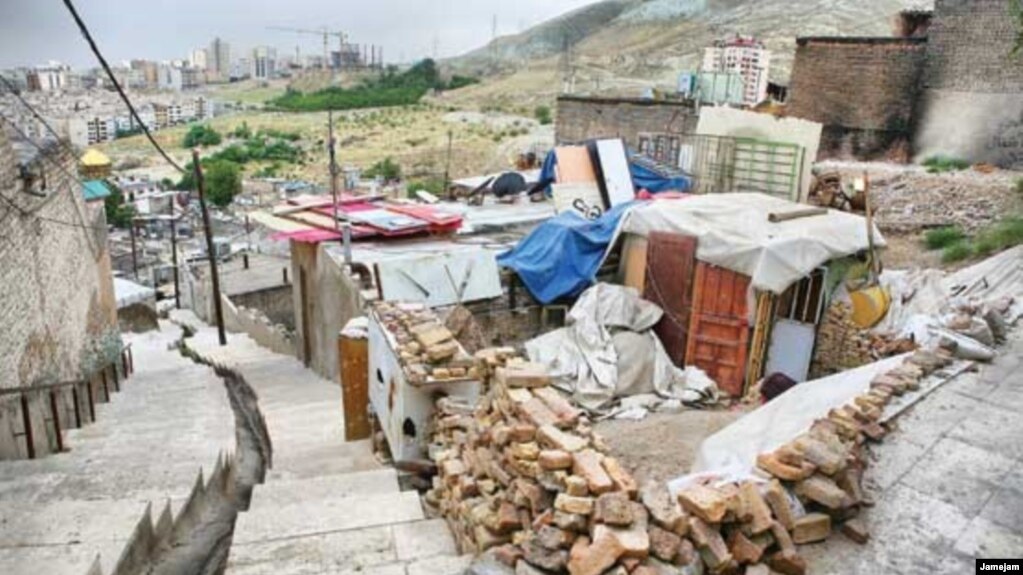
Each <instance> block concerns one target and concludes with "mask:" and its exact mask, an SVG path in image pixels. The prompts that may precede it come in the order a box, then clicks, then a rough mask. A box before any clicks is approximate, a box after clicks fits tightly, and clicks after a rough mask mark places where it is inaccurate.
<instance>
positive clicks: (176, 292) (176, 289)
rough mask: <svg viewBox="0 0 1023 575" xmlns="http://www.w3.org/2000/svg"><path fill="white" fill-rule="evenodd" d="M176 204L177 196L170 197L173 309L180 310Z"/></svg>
mask: <svg viewBox="0 0 1023 575" xmlns="http://www.w3.org/2000/svg"><path fill="white" fill-rule="evenodd" d="M177 202H178V195H177V194H174V195H173V196H171V203H170V206H171V210H170V212H171V213H170V215H171V218H170V225H171V265H173V266H174V309H181V284H180V283H178V220H177V219H176V218H175V217H174V204H176V203H177Z"/></svg>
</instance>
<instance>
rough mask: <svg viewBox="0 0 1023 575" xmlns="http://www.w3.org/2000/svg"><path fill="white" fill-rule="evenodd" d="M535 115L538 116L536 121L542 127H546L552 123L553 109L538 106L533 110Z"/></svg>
mask: <svg viewBox="0 0 1023 575" xmlns="http://www.w3.org/2000/svg"><path fill="white" fill-rule="evenodd" d="M533 115H534V116H536V120H537V121H538V122H540V124H541V125H544V126H546V125H547V124H550V123H551V109H550V108H549V107H547V106H537V107H536V109H535V110H533Z"/></svg>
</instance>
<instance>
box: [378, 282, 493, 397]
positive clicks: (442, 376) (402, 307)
mask: <svg viewBox="0 0 1023 575" xmlns="http://www.w3.org/2000/svg"><path fill="white" fill-rule="evenodd" d="M373 310H374V313H375V314H376V316H377V318H378V319H379V320H380V322H381V324H382V325H383V326H384V327H385V328H386V330H387V332H388V333H389V335H390V337H392V338H393V341H392V342H391V345H392V346H394V349H395V352H396V353H397V354H398V357H399V360H400V361H401V364H402V368H403V369H404V371H405V377H406V378H407V380H408V382H409V383H410V384H412V385H422V384H426V383H434V382H443V381H450V380H464V379H477V378H478V377H479V373H478V368H477V366H476V360H475V359H474V358H473V357H472V356H470V355H468V354H466V353H465V351H464V350H463V349H462V346H461V345H460V344H459V342H458V341H457V340H456V339H455V337H454V334H452V333H451V330H449V329H448V328H447V327H445V326H444V324H443V323H441V321H440V320H439V319H438V318H437V316H436V314H434V312H433V311H432V310H430V309H429V308H427V307H426V306H424V305H422V304H408V303H390V302H381V303H378V304H376V305H375V306H374V308H373Z"/></svg>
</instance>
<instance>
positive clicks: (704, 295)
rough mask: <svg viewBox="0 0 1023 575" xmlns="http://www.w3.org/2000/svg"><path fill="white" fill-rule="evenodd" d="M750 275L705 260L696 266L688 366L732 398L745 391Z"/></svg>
mask: <svg viewBox="0 0 1023 575" xmlns="http://www.w3.org/2000/svg"><path fill="white" fill-rule="evenodd" d="M749 284H750V278H749V277H747V276H744V275H742V274H738V273H736V272H733V271H729V270H726V269H724V268H719V267H717V266H713V265H710V264H707V263H704V262H698V263H697V265H696V275H695V279H694V282H693V305H692V313H691V315H690V321H689V333H688V345H687V350H686V365H695V366H696V367H699V368H700V369H702V370H703V371H705V372H707V375H709V376H710V377H711V379H713V380H714V381H716V382H717V384H718V387H720V388H721V391H722V392H723V393H725V394H727V395H730V396H732V397H739V396H741V395H742V393H743V385H744V379H745V374H746V358H747V355H748V353H749V337H750V326H749V321H748V319H747V317H748V314H747V303H746V295H747V292H748V290H749Z"/></svg>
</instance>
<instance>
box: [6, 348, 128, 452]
mask: <svg viewBox="0 0 1023 575" xmlns="http://www.w3.org/2000/svg"><path fill="white" fill-rule="evenodd" d="M118 356H119V360H116V359H115V360H114V361H111V362H110V363H108V364H106V365H104V366H103V367H101V368H100V369H97V370H96V371H94V372H92V373H90V374H89V376H88V377H87V378H86V379H81V380H76V381H62V382H58V383H47V384H41V385H31V386H23V387H12V388H7V389H0V397H3V396H11V395H18V396H20V402H21V417H22V420H23V422H24V423H23V428H22V429H23V431H22V434H23V435H24V437H25V450H26V452H27V455H28V458H29V459H35V458H36V446H35V440H34V437H33V435H34V434H33V431H32V415H31V412H30V407H29V399H28V398H29V394H31V393H35V394H39V393H45V392H48V393H49V396H50V397H49V407H50V417H51V421H52V422H53V428H54V431H55V432H56V433H55V436H56V442H57V452H58V453H59V452H61V451H64V437H63V436H62V435H61V433H62V432H61V424H60V420H61V416H60V409H59V407H58V401H57V399H58V394H59V393H61V391H60V390H62V389H65V388H68V387H70V388H71V397H72V401H73V403H74V416H75V427H78V428H80V427H82V424H83V423H84V422H83V417H82V413H81V407H82V406H81V405H80V403H81V401H83V400H85V401H87V403H86V406H88V408H89V420H90V421H92V422H95V421H96V406H95V399H94V395H93V387H94V386H93V382H94V381H95V379H96V375H97V374H99V375H102V376H103V392H104V396H105V397H106V400H107V401H110V388H109V387H108V380H107V372H108V371H109V370H110V369H111V368H113V380H114V391H120V380H119V378H118V374H117V364H118V363H120V364H121V370H122V372H123V373H124V377H125V378H127V377H128V376H130V375H131V374H132V373H134V372H135V357H134V355H133V354H132V351H131V344H128V345H126V346H124V347H122V348H121V350H120V351H119V352H118ZM82 386H85V387H86V391H87V393H86V397H85V398H79V396H78V390H79V388H80V387H82ZM44 423H45V420H44Z"/></svg>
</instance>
